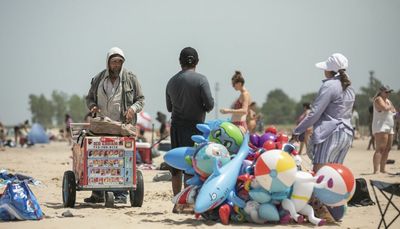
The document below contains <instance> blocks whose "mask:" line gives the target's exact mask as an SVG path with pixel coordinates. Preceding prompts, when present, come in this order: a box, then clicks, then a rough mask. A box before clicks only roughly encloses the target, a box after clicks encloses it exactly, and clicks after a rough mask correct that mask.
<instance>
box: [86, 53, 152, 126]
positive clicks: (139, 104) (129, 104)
mask: <svg viewBox="0 0 400 229" xmlns="http://www.w3.org/2000/svg"><path fill="white" fill-rule="evenodd" d="M114 54H118V55H120V56H122V57H123V58H124V59H125V55H124V53H123V52H122V50H121V49H120V48H117V47H114V48H111V49H110V51H109V52H108V53H107V59H106V69H105V70H103V71H101V72H100V73H98V74H97V75H96V76H94V77H93V78H92V81H91V86H90V89H89V92H88V95H87V96H86V105H87V107H88V108H89V110H90V109H92V108H93V107H94V106H98V102H99V100H98V99H99V94H98V93H99V92H98V88H99V85H100V83H101V82H104V79H105V77H107V76H108V75H109V72H108V60H109V58H110V57H111V56H112V55H114ZM119 75H120V84H121V85H120V87H121V93H120V96H121V102H120V105H121V107H120V120H116V121H121V122H124V123H125V122H126V120H125V116H124V114H125V112H126V111H127V110H128V109H129V108H132V109H133V111H134V112H135V116H134V118H133V120H132V122H131V124H136V120H137V115H136V114H137V113H139V112H140V111H141V110H142V109H143V106H144V96H143V93H142V89H141V87H140V84H139V81H138V80H137V78H136V76H135V75H134V74H133V73H132V72H131V71H128V70H126V69H125V68H122V70H121V72H120V74H119Z"/></svg>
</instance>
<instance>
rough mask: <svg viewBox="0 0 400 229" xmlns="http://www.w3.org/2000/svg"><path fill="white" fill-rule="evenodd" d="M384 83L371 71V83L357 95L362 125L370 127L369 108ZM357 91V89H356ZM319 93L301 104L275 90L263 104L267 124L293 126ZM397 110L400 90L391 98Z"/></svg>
mask: <svg viewBox="0 0 400 229" xmlns="http://www.w3.org/2000/svg"><path fill="white" fill-rule="evenodd" d="M382 85H383V84H382V82H381V81H380V80H379V79H377V78H376V77H375V76H374V72H373V71H370V77H369V82H368V84H367V85H366V86H363V87H361V88H360V92H359V93H357V94H356V100H355V103H354V105H355V109H356V110H357V112H358V114H359V116H360V119H359V123H360V125H368V117H369V111H368V109H369V107H370V106H371V105H372V99H373V97H374V96H375V95H376V93H377V92H378V90H379V88H380V87H381V86H382ZM355 89H356V88H355ZM316 95H317V92H313V93H308V94H305V95H302V96H301V99H300V101H299V102H296V101H295V100H293V99H291V98H290V97H289V96H288V95H287V94H286V93H285V92H284V91H282V90H281V89H275V90H272V91H270V92H269V93H268V94H267V97H266V100H265V102H264V103H263V104H262V107H261V109H260V112H261V113H262V114H263V115H264V117H265V118H264V121H265V124H293V123H295V122H296V118H297V117H298V116H299V115H300V114H301V113H302V111H303V106H302V104H303V103H305V102H308V103H312V102H313V101H314V98H315V97H316ZM389 99H390V101H392V103H393V104H394V106H395V107H396V108H398V107H399V105H400V90H399V91H397V92H393V93H392V95H391V96H390V97H389Z"/></svg>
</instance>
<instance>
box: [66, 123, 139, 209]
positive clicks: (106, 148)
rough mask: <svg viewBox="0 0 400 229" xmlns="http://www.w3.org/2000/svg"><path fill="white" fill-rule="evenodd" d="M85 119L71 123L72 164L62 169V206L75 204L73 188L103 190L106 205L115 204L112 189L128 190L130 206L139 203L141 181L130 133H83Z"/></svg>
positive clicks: (133, 141)
mask: <svg viewBox="0 0 400 229" xmlns="http://www.w3.org/2000/svg"><path fill="white" fill-rule="evenodd" d="M88 126H89V124H88V123H72V124H71V132H72V138H73V140H74V145H73V147H72V156H73V168H72V171H71V170H68V171H65V172H64V177H63V185H62V196H63V204H64V207H71V208H73V207H74V206H75V200H76V191H104V192H105V206H106V207H112V206H114V194H113V192H112V191H129V199H130V203H131V206H132V207H141V206H142V203H143V196H144V183H143V175H142V173H141V171H139V170H137V167H136V153H135V152H136V143H135V139H134V138H132V137H118V136H85V135H84V133H85V130H86V129H87V127H88Z"/></svg>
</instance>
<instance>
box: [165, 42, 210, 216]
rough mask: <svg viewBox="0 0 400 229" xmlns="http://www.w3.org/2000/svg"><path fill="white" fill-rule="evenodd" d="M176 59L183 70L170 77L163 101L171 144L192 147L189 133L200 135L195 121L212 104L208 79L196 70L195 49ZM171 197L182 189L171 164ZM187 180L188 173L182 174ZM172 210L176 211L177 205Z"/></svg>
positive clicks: (177, 171)
mask: <svg viewBox="0 0 400 229" xmlns="http://www.w3.org/2000/svg"><path fill="white" fill-rule="evenodd" d="M179 62H180V65H181V67H182V70H181V71H180V72H178V73H177V74H176V75H175V76H173V77H172V78H171V79H170V80H169V82H168V84H167V88H166V104H167V109H168V111H169V112H172V115H171V147H172V149H173V148H177V147H183V146H193V145H194V142H193V141H192V139H191V136H192V135H195V134H201V133H200V132H199V131H198V130H197V129H196V124H199V123H204V120H205V117H206V112H210V111H211V110H212V109H213V107H214V99H213V97H212V95H211V90H210V85H209V83H208V80H207V78H206V77H205V76H204V75H201V74H199V73H197V72H196V66H197V63H198V62H199V57H198V54H197V51H196V50H195V49H194V48H191V47H186V48H184V49H182V51H181V53H180V56H179ZM170 171H171V174H172V191H173V193H174V196H175V195H177V194H178V193H179V192H180V191H181V189H182V171H181V170H178V169H175V168H172V167H170ZM184 178H185V179H184V180H185V181H186V180H187V179H188V178H190V176H188V175H187V174H185V176H184ZM173 212H174V213H176V212H177V208H176V206H175V207H174V209H173Z"/></svg>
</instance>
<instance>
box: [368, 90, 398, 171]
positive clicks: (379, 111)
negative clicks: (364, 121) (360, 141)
mask: <svg viewBox="0 0 400 229" xmlns="http://www.w3.org/2000/svg"><path fill="white" fill-rule="evenodd" d="M392 91H393V90H392V89H390V88H389V86H382V87H380V88H379V91H378V93H377V94H376V96H375V97H374V101H373V104H374V116H373V120H372V134H374V135H375V147H376V150H375V154H374V158H373V163H374V173H377V172H378V169H379V171H380V172H381V173H385V172H386V170H385V166H386V161H387V158H388V155H389V151H390V149H391V148H392V141H393V134H394V129H393V128H394V119H393V116H394V114H395V113H396V110H395V108H394V106H393V104H392V102H390V100H389V98H388V97H389V94H390V93H391V92H392ZM379 166H380V168H379Z"/></svg>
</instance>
